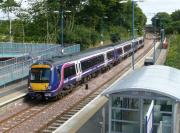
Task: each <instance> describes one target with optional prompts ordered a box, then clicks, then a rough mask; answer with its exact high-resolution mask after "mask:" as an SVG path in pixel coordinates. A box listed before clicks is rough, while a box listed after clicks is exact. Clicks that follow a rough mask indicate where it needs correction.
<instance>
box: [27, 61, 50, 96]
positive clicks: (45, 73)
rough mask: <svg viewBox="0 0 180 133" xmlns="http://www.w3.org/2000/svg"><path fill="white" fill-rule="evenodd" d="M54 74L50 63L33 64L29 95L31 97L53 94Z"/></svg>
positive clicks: (30, 74) (30, 73)
mask: <svg viewBox="0 0 180 133" xmlns="http://www.w3.org/2000/svg"><path fill="white" fill-rule="evenodd" d="M53 75H54V74H53V71H52V70H51V66H50V65H48V64H36V65H32V66H31V69H30V72H29V79H28V86H29V87H28V95H29V96H30V97H31V98H38V97H41V98H42V97H44V96H51V89H52V77H53Z"/></svg>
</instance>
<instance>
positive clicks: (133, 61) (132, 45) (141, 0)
mask: <svg viewBox="0 0 180 133" xmlns="http://www.w3.org/2000/svg"><path fill="white" fill-rule="evenodd" d="M127 2H128V1H126V0H125V1H124V0H123V1H120V2H119V3H127ZM135 2H143V0H139V1H135V0H132V43H131V47H132V69H133V70H134V63H135V59H134V40H135V38H134V3H135Z"/></svg>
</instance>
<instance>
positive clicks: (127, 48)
mask: <svg viewBox="0 0 180 133" xmlns="http://www.w3.org/2000/svg"><path fill="white" fill-rule="evenodd" d="M130 49H131V44H129V45H126V46H124V51H125V52H128V51H129V50H130Z"/></svg>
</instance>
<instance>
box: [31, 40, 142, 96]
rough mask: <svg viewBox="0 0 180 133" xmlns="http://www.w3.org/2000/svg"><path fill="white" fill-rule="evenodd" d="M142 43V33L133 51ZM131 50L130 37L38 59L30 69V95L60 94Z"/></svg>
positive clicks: (127, 54)
mask: <svg viewBox="0 0 180 133" xmlns="http://www.w3.org/2000/svg"><path fill="white" fill-rule="evenodd" d="M143 46H144V38H143V37H139V38H136V39H135V40H134V51H137V50H138V49H140V48H141V47H143ZM131 54H132V47H131V41H127V42H124V43H121V44H116V45H110V46H106V47H103V48H96V49H93V50H88V51H85V52H80V53H78V54H74V55H68V56H65V57H55V58H52V59H51V60H39V61H37V62H36V63H34V64H32V66H31V68H30V71H29V78H28V95H29V96H30V97H31V98H37V97H39V96H40V97H44V98H45V99H49V98H54V97H55V98H58V97H60V96H62V95H64V92H67V91H68V90H72V88H74V86H76V85H78V84H79V83H82V82H86V81H87V80H88V79H89V78H91V77H95V76H96V75H97V73H99V72H100V71H105V70H106V69H109V68H111V67H112V66H113V65H115V64H117V63H119V62H121V60H123V59H124V58H126V57H128V56H129V55H131Z"/></svg>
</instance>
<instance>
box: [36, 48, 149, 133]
mask: <svg viewBox="0 0 180 133" xmlns="http://www.w3.org/2000/svg"><path fill="white" fill-rule="evenodd" d="M150 49H151V48H149V49H147V50H146V51H144V53H142V54H141V55H140V56H139V57H138V58H136V62H138V61H139V60H140V59H141V58H142V57H143V56H144V55H145V53H148V51H149V50H150ZM130 67H131V63H128V64H127V65H126V66H125V67H124V68H123V69H122V70H121V71H120V72H119V73H118V74H117V75H116V76H115V77H114V78H113V79H112V80H108V81H107V82H105V83H103V84H102V87H100V88H97V89H96V90H94V91H93V92H92V93H91V94H89V95H88V96H87V97H85V98H84V99H82V100H81V101H79V102H78V103H77V104H76V105H74V107H72V108H71V109H69V110H67V111H66V112H64V113H63V114H62V115H60V116H58V117H57V118H56V119H55V120H52V121H51V122H50V123H49V124H47V125H45V126H43V127H42V128H41V129H40V130H38V132H41V133H52V132H53V131H55V130H56V129H57V128H58V127H60V126H61V125H63V124H64V123H65V122H66V121H67V120H69V119H70V118H71V117H72V116H73V115H75V114H76V113H77V112H79V111H80V110H81V109H82V108H83V107H85V106H86V105H87V104H88V103H89V102H91V101H92V100H93V99H94V98H95V97H97V96H98V95H99V94H100V93H101V92H103V91H104V90H105V89H106V88H107V87H108V86H109V85H111V84H112V83H113V82H114V81H115V80H117V79H118V78H119V76H121V75H123V74H124V73H125V72H126V71H127V70H128V69H129V68H130Z"/></svg>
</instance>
